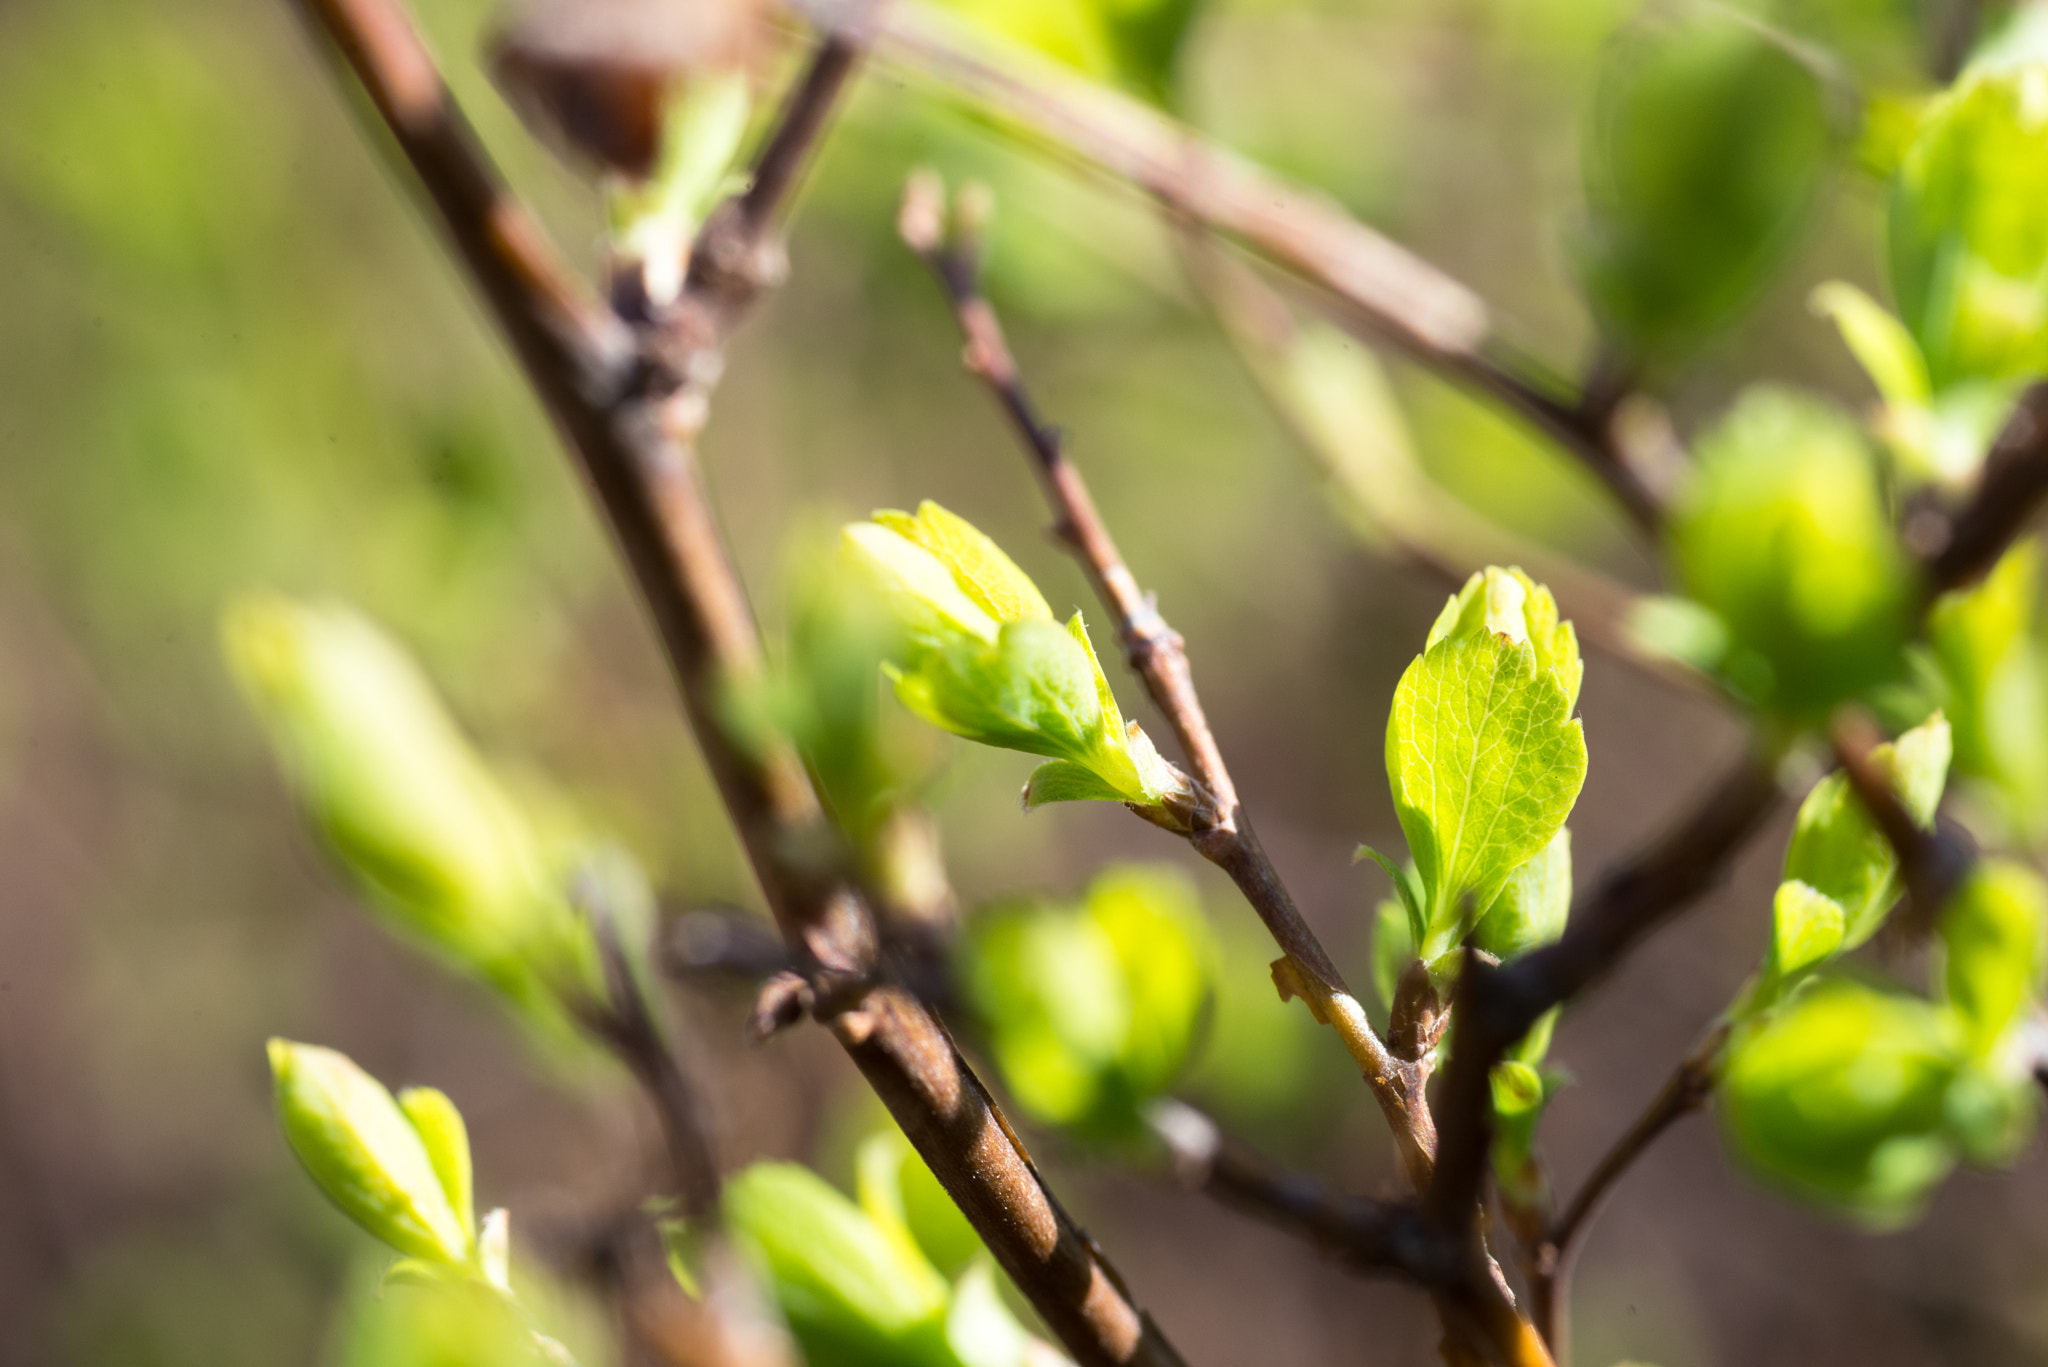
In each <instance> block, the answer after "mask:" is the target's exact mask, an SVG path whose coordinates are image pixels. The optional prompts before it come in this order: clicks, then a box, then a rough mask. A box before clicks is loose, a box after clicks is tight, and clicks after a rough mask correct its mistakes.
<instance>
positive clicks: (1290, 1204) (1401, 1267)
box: [1147, 1101, 1457, 1286]
mask: <svg viewBox="0 0 2048 1367" xmlns="http://www.w3.org/2000/svg"><path fill="white" fill-rule="evenodd" d="M1147 1123H1148V1124H1149V1125H1150V1126H1151V1129H1152V1132H1153V1134H1154V1135H1155V1136H1157V1137H1158V1139H1159V1140H1160V1142H1161V1143H1162V1144H1164V1145H1165V1147H1166V1151H1167V1156H1168V1157H1169V1159H1170V1160H1171V1161H1172V1165H1173V1175H1174V1180H1176V1181H1177V1182H1179V1183H1180V1185H1181V1186H1183V1187H1185V1188H1187V1189H1188V1190H1190V1191H1198V1192H1201V1193H1202V1194H1203V1195H1206V1196H1210V1197H1213V1198H1214V1199H1215V1200H1217V1201H1220V1202H1221V1203H1222V1204H1224V1205H1227V1206H1230V1207H1232V1208H1233V1209H1235V1210H1239V1211H1243V1212H1244V1213H1245V1214H1247V1215H1250V1216H1252V1217H1253V1218H1255V1219H1257V1220H1260V1221H1263V1222H1264V1223H1266V1224H1269V1225H1272V1226H1274V1227H1276V1228H1279V1229H1284V1230H1287V1231H1288V1232H1290V1233H1293V1234H1299V1235H1301V1236H1302V1237H1304V1238H1306V1239H1307V1240H1308V1241H1309V1242H1311V1243H1313V1244H1315V1245H1316V1246H1317V1247H1318V1248H1321V1249H1322V1250H1323V1251H1324V1252H1325V1253H1328V1254H1329V1255H1330V1256H1331V1257H1332V1258H1334V1259H1336V1260H1337V1261H1338V1262H1340V1263H1341V1264H1343V1265H1344V1266H1345V1267H1347V1268H1349V1269H1351V1270H1352V1271H1355V1272H1367V1273H1385V1272H1397V1273H1399V1274H1401V1275H1403V1276H1406V1277H1407V1278H1409V1279H1410V1280H1413V1281H1416V1282H1419V1283H1421V1284H1423V1285H1425V1286H1427V1285H1435V1284H1442V1283H1445V1282H1449V1281H1451V1280H1453V1279H1454V1278H1455V1276H1456V1272H1457V1269H1456V1265H1455V1263H1453V1262H1451V1261H1449V1260H1447V1259H1446V1258H1445V1257H1444V1256H1443V1250H1444V1244H1443V1241H1442V1240H1441V1239H1438V1238H1437V1237H1435V1231H1434V1230H1433V1228H1432V1227H1431V1226H1430V1225H1429V1223H1428V1222H1427V1221H1425V1220H1424V1219H1423V1218H1422V1212H1421V1211H1420V1209H1419V1208H1417V1207H1416V1206H1415V1204H1414V1203H1413V1202H1392V1201H1374V1200H1369V1199H1366V1198H1364V1197H1357V1196H1343V1195H1339V1194H1338V1193H1336V1192H1333V1191H1331V1190H1329V1189H1328V1188H1327V1187H1325V1186H1324V1185H1323V1184H1322V1183H1320V1182H1317V1181H1315V1180H1314V1179H1313V1178H1309V1177H1305V1176H1303V1175H1301V1174H1299V1173H1292V1172H1285V1171H1282V1170H1280V1169H1278V1168H1276V1167H1274V1166H1273V1165H1272V1164H1270V1163H1268V1162H1266V1161H1265V1160H1264V1159H1261V1158H1258V1157H1256V1156H1254V1155H1252V1154H1249V1153H1246V1152H1245V1151H1243V1150H1242V1149H1240V1148H1239V1147H1237V1146H1236V1145H1234V1144H1232V1143H1230V1142H1229V1141H1228V1140H1226V1139H1225V1138H1224V1136H1223V1133H1222V1131H1221V1130H1219V1129H1218V1128H1217V1126H1216V1122H1215V1121H1213V1120H1211V1119H1210V1118H1209V1117H1208V1116H1206V1115H1204V1114H1202V1112H1200V1111H1198V1110H1196V1109H1195V1108H1194V1107H1192V1106H1190V1105H1188V1104H1186V1103H1185V1102H1181V1101H1166V1102H1163V1103H1161V1104H1160V1105H1159V1106H1157V1107H1155V1108H1154V1109H1153V1110H1152V1112H1151V1113H1150V1114H1149V1115H1148V1116H1147Z"/></svg>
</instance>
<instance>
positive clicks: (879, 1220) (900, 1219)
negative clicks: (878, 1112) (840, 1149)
mask: <svg viewBox="0 0 2048 1367" xmlns="http://www.w3.org/2000/svg"><path fill="white" fill-rule="evenodd" d="M854 1183H855V1196H856V1199H858V1201H859V1202H860V1208H861V1209H862V1210H864V1211H866V1212H867V1214H868V1218H869V1219H871V1220H873V1221H874V1222H875V1223H876V1224H877V1225H879V1226H881V1227H882V1229H883V1230H884V1231H887V1232H889V1233H890V1234H891V1237H896V1238H901V1239H904V1240H907V1241H908V1242H909V1244H910V1245H911V1246H912V1247H913V1248H915V1249H916V1250H917V1251H918V1254H919V1256H920V1257H923V1258H926V1259H928V1260H929V1261H930V1262H931V1264H932V1266H933V1267H935V1268H937V1269H938V1270H939V1273H940V1275H941V1276H947V1277H955V1276H958V1275H959V1274H960V1273H961V1272H962V1271H963V1270H964V1269H965V1268H966V1267H967V1265H968V1263H970V1262H971V1261H973V1260H974V1259H975V1258H976V1257H978V1256H980V1255H982V1254H984V1253H985V1252H986V1250H985V1249H984V1248H983V1246H982V1242H981V1236H980V1235H979V1234H976V1233H975V1232H974V1226H973V1225H970V1224H969V1223H967V1217H966V1216H965V1215H962V1214H961V1213H960V1207H958V1206H956V1205H954V1204H953V1200H952V1198H951V1197H949V1196H947V1195H946V1190H945V1188H944V1187H941V1186H940V1185H939V1179H938V1178H936V1177H934V1176H932V1170H931V1169H930V1168H928V1167H926V1166H925V1162H924V1159H922V1158H920V1157H919V1156H918V1153H917V1150H916V1149H913V1148H911V1147H910V1141H909V1140H907V1139H905V1138H904V1137H903V1133H902V1131H900V1130H898V1129H897V1128H896V1127H895V1126H894V1125H893V1124H890V1125H885V1126H884V1127H883V1128H882V1129H879V1130H876V1131H875V1132H874V1133H873V1134H871V1135H869V1136H868V1137H867V1138H866V1139H864V1140H862V1141H861V1144H860V1148H859V1149H858V1150H857V1151H856V1153H855V1155H854Z"/></svg>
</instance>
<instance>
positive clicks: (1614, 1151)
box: [1529, 1022, 1728, 1359]
mask: <svg viewBox="0 0 2048 1367" xmlns="http://www.w3.org/2000/svg"><path fill="white" fill-rule="evenodd" d="M1727 1043H1728V1026H1727V1024H1726V1022H1723V1023H1721V1024H1719V1025H1716V1026H1715V1027H1714V1028H1713V1029H1712V1030H1710V1031H1708V1032H1707V1034H1706V1035H1705V1037H1704V1038H1702V1039H1701V1040H1700V1042H1699V1043H1698V1044H1697V1045H1695V1046H1694V1048H1693V1051H1692V1052H1691V1053H1689V1054H1687V1055H1686V1056H1685V1058H1684V1059H1682V1060H1680V1062H1679V1064H1678V1066H1677V1067H1676V1068H1674V1069H1672V1070H1671V1076H1670V1077H1668V1078H1666V1079H1665V1080H1664V1085H1663V1086H1662V1087H1660V1088H1658V1089H1657V1095H1656V1096H1654V1097H1653V1098H1651V1100H1650V1104H1649V1105H1648V1106H1647V1107H1645V1108H1644V1109H1643V1113H1642V1114H1641V1115H1639V1116H1637V1117H1636V1119H1635V1123H1633V1124H1632V1125H1630V1126H1629V1127H1628V1129H1627V1130H1625V1131H1623V1132H1622V1135H1621V1137H1620V1138H1619V1139H1617V1140H1615V1141H1614V1145H1613V1147H1612V1148H1610V1149H1608V1150H1607V1152H1606V1153H1605V1154H1603V1155H1601V1158H1600V1161H1599V1162H1598V1163H1596V1164H1594V1166H1593V1171H1592V1172H1591V1173H1590V1174H1589V1175H1588V1176H1587V1178H1586V1180H1585V1183H1584V1185H1582V1186H1581V1187H1580V1188H1579V1190H1578V1194H1577V1195H1575V1196H1574V1197H1572V1199H1571V1203H1570V1204H1569V1205H1567V1206H1566V1207H1565V1208H1564V1210H1563V1211H1561V1212H1560V1213H1559V1214H1558V1215H1557V1217H1556V1218H1555V1219H1554V1220H1552V1221H1551V1223H1550V1227H1549V1229H1548V1230H1547V1231H1546V1232H1545V1234H1544V1238H1543V1241H1542V1243H1541V1244H1539V1245H1538V1246H1537V1247H1536V1248H1534V1249H1532V1250H1530V1259H1529V1261H1530V1264H1531V1266H1530V1275H1529V1316H1530V1318H1531V1319H1532V1320H1534V1321H1535V1323H1536V1328H1537V1331H1538V1332H1540V1333H1541V1334H1542V1335H1543V1340H1544V1342H1546V1343H1548V1344H1549V1345H1550V1350H1551V1352H1553V1353H1555V1354H1556V1355H1557V1356H1558V1357H1559V1358H1560V1359H1562V1358H1564V1357H1565V1355H1566V1353H1567V1349H1566V1346H1565V1336H1566V1332H1567V1325H1568V1323H1569V1307H1568V1306H1567V1305H1566V1304H1565V1299H1566V1292H1567V1288H1568V1286H1569V1284H1570V1280H1571V1265H1572V1258H1573V1256H1574V1255H1575V1254H1576V1253H1577V1251H1578V1239H1579V1236H1580V1234H1582V1233H1583V1232H1584V1231H1585V1228H1586V1225H1587V1223H1588V1221H1590V1220H1591V1219H1592V1217H1593V1215H1594V1213H1595V1212H1597V1211H1598V1210H1599V1209H1600V1206H1601V1203H1602V1202H1603V1201H1605V1200H1606V1198H1607V1194H1608V1193H1609V1192H1610V1191H1612V1190H1613V1189H1614V1186H1615V1183H1617V1182H1619V1181H1620V1180H1621V1178H1622V1175H1623V1174H1624V1173H1626V1172H1627V1171H1628V1170H1629V1168H1630V1167H1632V1166H1634V1164H1635V1162H1636V1160H1637V1159H1639V1158H1641V1157H1642V1156H1643V1154H1644V1153H1645V1152H1647V1151H1648V1150H1649V1148H1650V1146H1651V1145H1653V1144H1655V1143H1656V1142H1657V1140H1658V1139H1659V1138H1661V1137H1662V1136H1663V1134H1664V1132H1665V1131H1666V1130H1668V1129H1670V1128H1671V1127H1672V1126H1673V1125H1675V1124H1677V1123H1678V1122H1679V1121H1681V1120H1683V1119H1684V1118H1685V1117H1687V1116H1689V1115H1691V1114H1692V1113H1693V1112H1694V1111H1697V1110H1699V1109H1700V1108H1701V1107H1702V1106H1705V1105H1706V1104H1707V1102H1708V1100H1709V1099H1710V1098H1712V1096H1713V1094H1714V1084H1715V1083H1716V1082H1717V1081H1718V1080H1719V1079H1720V1076H1721V1057H1722V1051H1723V1050H1724V1049H1725V1048H1726V1047H1727Z"/></svg>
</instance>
